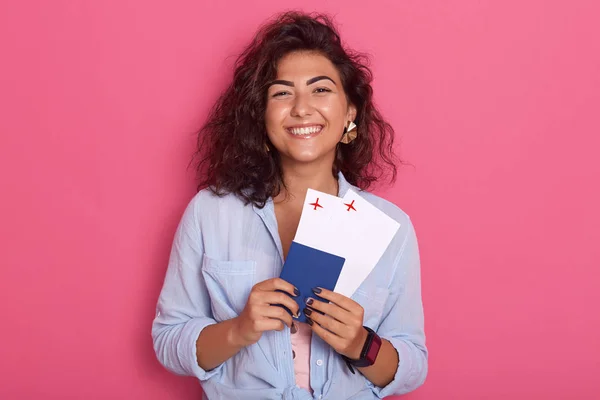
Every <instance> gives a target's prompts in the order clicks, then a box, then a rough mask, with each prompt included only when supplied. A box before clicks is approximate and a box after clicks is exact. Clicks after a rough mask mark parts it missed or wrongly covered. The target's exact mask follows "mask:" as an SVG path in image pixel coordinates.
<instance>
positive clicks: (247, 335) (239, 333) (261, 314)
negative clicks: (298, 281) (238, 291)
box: [232, 278, 300, 347]
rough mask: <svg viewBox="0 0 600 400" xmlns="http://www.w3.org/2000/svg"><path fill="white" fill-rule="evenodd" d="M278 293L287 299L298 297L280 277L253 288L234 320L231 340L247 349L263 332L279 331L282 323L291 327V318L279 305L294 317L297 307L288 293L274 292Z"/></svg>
mask: <svg viewBox="0 0 600 400" xmlns="http://www.w3.org/2000/svg"><path fill="white" fill-rule="evenodd" d="M276 290H281V291H283V292H286V293H289V294H290V296H294V297H296V296H298V295H299V294H300V293H298V289H296V288H295V287H294V285H292V284H291V283H289V282H287V281H284V280H283V279H281V278H272V279H267V280H266V281H262V282H260V283H257V284H256V285H254V287H253V288H252V291H251V292H250V295H249V296H248V301H247V302H246V306H245V307H244V310H243V311H242V313H241V314H240V315H239V316H238V317H236V318H234V324H233V330H232V335H233V340H234V342H235V343H239V344H240V345H241V346H244V347H245V346H249V345H251V344H254V343H256V342H258V339H260V337H261V336H262V333H263V332H264V331H270V330H277V331H281V330H283V328H284V324H285V325H287V326H288V327H290V328H291V326H292V316H291V315H290V314H289V313H288V312H287V311H286V310H285V309H284V308H282V307H277V306H274V305H273V304H280V305H282V306H285V307H287V309H288V310H290V311H291V312H292V313H294V315H299V314H298V313H299V311H300V310H299V307H298V304H297V303H296V302H295V301H294V300H293V299H292V298H290V297H289V296H288V295H287V294H285V293H282V292H276Z"/></svg>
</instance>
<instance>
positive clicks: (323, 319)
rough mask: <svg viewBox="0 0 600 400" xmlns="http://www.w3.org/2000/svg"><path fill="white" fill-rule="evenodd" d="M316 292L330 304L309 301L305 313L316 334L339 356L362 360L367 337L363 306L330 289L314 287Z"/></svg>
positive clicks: (313, 300) (312, 299) (311, 299)
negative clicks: (361, 355) (361, 356)
mask: <svg viewBox="0 0 600 400" xmlns="http://www.w3.org/2000/svg"><path fill="white" fill-rule="evenodd" d="M319 290H320V292H319ZM313 291H314V292H315V294H318V295H319V296H320V297H322V298H324V299H326V300H329V301H330V303H325V302H323V301H319V300H317V299H314V298H309V299H307V301H306V305H307V307H306V308H305V309H304V314H305V315H306V316H307V319H308V323H309V324H310V325H311V326H312V330H313V332H314V333H316V334H317V335H319V337H320V338H321V339H323V340H324V341H325V342H327V343H328V344H329V345H330V346H331V347H333V349H334V350H335V351H337V352H338V353H339V354H341V355H344V356H346V357H348V358H351V359H358V358H360V353H361V351H362V348H363V345H364V343H365V340H367V335H368V332H367V330H366V329H365V328H364V327H363V317H364V309H363V308H362V306H361V305H360V304H358V303H357V302H355V301H354V300H352V299H350V298H348V297H346V296H344V295H341V294H339V293H335V292H332V291H330V290H327V289H321V288H315V289H313ZM314 310H317V311H320V312H322V313H323V314H320V313H319V312H317V311H314Z"/></svg>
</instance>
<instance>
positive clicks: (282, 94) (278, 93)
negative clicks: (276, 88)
mask: <svg viewBox="0 0 600 400" xmlns="http://www.w3.org/2000/svg"><path fill="white" fill-rule="evenodd" d="M286 94H289V92H286V91H282V92H277V93H275V94H273V97H281V96H285V95H286Z"/></svg>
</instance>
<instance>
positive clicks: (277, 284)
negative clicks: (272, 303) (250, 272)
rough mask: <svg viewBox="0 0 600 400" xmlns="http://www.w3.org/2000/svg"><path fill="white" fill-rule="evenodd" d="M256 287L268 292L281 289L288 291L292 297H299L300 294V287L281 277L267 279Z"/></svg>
mask: <svg viewBox="0 0 600 400" xmlns="http://www.w3.org/2000/svg"><path fill="white" fill-rule="evenodd" d="M255 288H257V289H259V290H262V291H268V292H272V291H275V290H281V291H283V292H286V293H288V294H289V295H290V296H292V297H298V296H299V295H300V291H299V290H298V288H296V287H295V286H294V285H292V284H291V283H289V282H287V281H284V280H283V279H281V278H271V279H267V280H266V281H262V282H260V283H259V284H257V285H256V286H255Z"/></svg>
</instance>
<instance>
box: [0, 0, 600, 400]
mask: <svg viewBox="0 0 600 400" xmlns="http://www.w3.org/2000/svg"><path fill="white" fill-rule="evenodd" d="M209 3H210V4H209ZM217 3H218V2H202V1H179V2H159V1H141V0H126V1H124V0H119V1H58V0H55V1H41V0H38V1H20V2H17V1H13V2H2V3H1V4H0V49H1V56H0V57H1V60H2V61H1V62H0V114H1V117H0V154H1V157H0V182H1V188H2V189H1V190H2V199H1V200H0V205H1V209H0V236H1V240H0V250H1V251H0V254H1V258H0V265H1V269H0V318H1V322H0V398H2V399H37V398H40V399H42V398H43V399H64V398H72V399H108V398H123V399H126V398H127V399H133V398H139V399H146V400H150V399H190V400H191V399H198V398H199V396H200V387H199V385H198V384H197V382H196V381H195V380H194V379H193V378H181V377H175V376H173V375H170V374H169V373H168V372H166V371H165V370H163V369H162V367H161V366H160V365H159V364H158V362H157V361H156V360H155V357H154V353H153V350H152V342H151V338H150V323H151V320H152V318H153V316H154V307H155V302H156V298H157V296H158V293H159V290H160V287H161V285H162V279H163V276H164V272H165V268H166V264H167V259H168V252H169V248H170V245H171V239H172V235H173V233H174V230H175V227H176V224H177V222H178V220H179V217H180V216H181V213H182V211H183V208H184V207H185V205H186V204H187V202H188V200H189V199H190V198H191V196H192V195H193V194H194V182H193V181H192V173H191V172H189V171H186V167H187V164H188V161H189V159H190V155H191V152H192V150H193V145H194V140H195V139H194V136H193V133H192V132H193V130H194V129H196V128H197V127H198V126H199V124H200V123H201V121H202V120H203V119H204V117H205V116H206V114H207V112H208V108H209V106H210V105H211V103H212V102H213V101H214V100H215V98H216V96H217V94H218V93H219V91H220V90H221V89H222V88H223V87H224V85H225V83H226V81H227V80H228V79H229V76H230V72H229V71H230V67H231V65H232V63H233V60H234V55H235V54H236V52H238V51H239V50H240V49H241V46H242V45H243V43H245V42H246V40H248V39H249V38H250V37H251V35H252V33H253V31H254V30H255V28H256V27H257V24H259V23H260V22H261V21H263V20H264V19H265V18H266V17H268V16H270V15H271V14H272V13H274V12H276V11H280V10H282V9H283V8H284V7H299V6H302V8H303V9H305V10H313V9H319V10H323V11H327V12H331V13H334V14H335V15H337V20H338V21H339V22H340V24H341V31H342V33H343V37H344V38H345V39H346V41H347V42H348V43H349V44H350V45H352V46H353V47H355V48H357V49H359V50H363V51H368V52H370V53H371V54H372V55H373V70H374V72H375V75H376V81H375V84H374V85H375V90H376V95H377V102H378V104H379V105H380V106H381V108H382V110H383V112H384V114H385V115H386V116H387V117H388V118H389V120H390V121H391V122H392V124H393V125H394V126H395V127H396V129H397V132H398V135H399V137H400V138H401V141H402V155H403V157H404V158H405V159H406V160H407V161H409V162H410V163H411V164H413V165H414V168H413V167H407V168H403V169H402V170H401V173H400V176H399V181H398V183H397V184H396V185H395V186H394V187H393V188H388V189H387V190H380V193H382V194H384V195H385V196H386V197H388V198H389V199H390V200H392V201H394V202H396V203H397V204H399V205H400V206H401V207H402V208H404V209H405V210H406V211H407V212H408V213H409V214H410V215H411V216H412V218H413V220H414V222H415V224H416V227H417V232H418V234H419V238H420V242H421V251H422V272H423V296H424V304H425V312H426V333H427V339H428V342H427V343H428V345H429V348H430V353H431V356H430V373H429V376H428V379H427V382H426V384H425V385H424V386H423V387H422V388H420V389H419V390H417V391H416V392H414V393H413V394H411V395H408V396H406V398H408V399H414V400H417V399H462V400H467V399H473V400H479V399H491V400H496V399H498V400H500V399H542V398H543V399H598V398H600V379H598V375H599V374H600V361H599V360H600V311H598V306H599V305H600V295H599V292H598V290H597V286H598V283H600V282H599V277H600V272H599V271H600V268H599V267H600V246H599V245H598V243H597V241H598V229H599V228H600V212H599V211H598V205H599V204H600V188H599V186H600V183H599V182H600V163H599V161H598V150H599V149H600V140H599V136H600V122H599V114H600V40H599V38H600V28H599V26H598V20H600V8H599V6H598V5H597V4H598V3H597V2H595V1H592V0H590V1H571V2H566V1H549V0H545V1H543V0H535V1H534V0H530V1H515V0H511V1H453V2H452V1H441V0H435V1H431V0H430V1H422V0H410V1H409V0H404V1H371V2H363V1H360V2H359V1H348V0H346V1H341V0H340V1H337V0H336V1H334V0H330V1H308V0H307V1H303V2H299V1H298V2H288V3H285V4H283V3H282V2H281V1H262V2H260V4H251V2H246V1H236V2H222V3H220V4H217Z"/></svg>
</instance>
